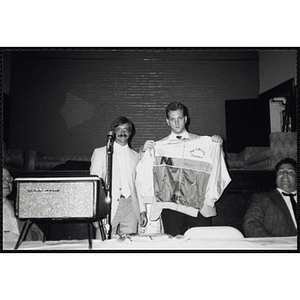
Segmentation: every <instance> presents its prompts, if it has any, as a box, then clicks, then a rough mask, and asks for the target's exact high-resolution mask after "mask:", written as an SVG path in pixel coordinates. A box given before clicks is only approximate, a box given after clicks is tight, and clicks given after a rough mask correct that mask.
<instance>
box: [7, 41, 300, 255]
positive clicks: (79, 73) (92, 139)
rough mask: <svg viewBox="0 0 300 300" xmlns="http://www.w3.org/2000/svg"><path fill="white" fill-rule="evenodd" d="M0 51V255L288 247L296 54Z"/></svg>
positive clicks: (292, 225)
mask: <svg viewBox="0 0 300 300" xmlns="http://www.w3.org/2000/svg"><path fill="white" fill-rule="evenodd" d="M2 53H3V77H4V78H3V79H4V81H3V83H4V84H3V98H4V102H3V104H4V127H3V128H4V134H3V137H4V143H3V147H4V149H3V152H4V168H3V178H4V179H5V180H4V181H3V183H4V184H5V185H3V193H4V195H6V194H7V197H6V199H5V201H4V204H5V205H4V208H5V209H4V213H5V214H4V217H5V218H4V221H5V223H4V228H3V237H4V244H3V249H4V250H28V251H30V250H42V251H43V250H68V251H72V250H87V251H89V250H91V251H92V250H100V251H101V250H105V251H106V250H114V251H118V250H125V251H126V250H127V251H132V250H149V251H151V250H166V251H170V250H187V251H189V250H196V251H197V250H201V251H209V250H227V251H228V250H281V251H288V250H297V222H296V216H297V213H296V201H295V198H296V192H297V173H296V169H297V164H296V161H297V132H296V85H297V76H296V66H297V50H296V49H292V48H290V49H288V48H275V49H269V48H267V49H265V48H264V49H260V48H247V49H245V48H235V49H224V48H214V49H210V48H192V47H189V48H154V47H151V48H134V47H131V48H97V49H96V48H83V49H76V48H74V49H73V48H59V49H48V48H38V49H32V48H23V49H4V50H3V52H2ZM9 192H10V193H9ZM293 195H294V196H293ZM293 209H295V210H293Z"/></svg>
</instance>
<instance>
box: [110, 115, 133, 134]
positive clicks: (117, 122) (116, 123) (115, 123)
mask: <svg viewBox="0 0 300 300" xmlns="http://www.w3.org/2000/svg"><path fill="white" fill-rule="evenodd" d="M123 124H128V127H129V132H130V133H132V129H133V124H132V122H131V121H130V120H129V119H127V118H126V117H118V118H116V119H114V120H113V121H112V123H111V125H110V130H111V131H115V128H116V127H118V126H119V125H123Z"/></svg>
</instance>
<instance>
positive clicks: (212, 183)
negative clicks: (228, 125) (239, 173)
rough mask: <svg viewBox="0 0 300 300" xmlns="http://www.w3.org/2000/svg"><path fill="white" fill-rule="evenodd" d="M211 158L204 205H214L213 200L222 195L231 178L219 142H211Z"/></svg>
mask: <svg viewBox="0 0 300 300" xmlns="http://www.w3.org/2000/svg"><path fill="white" fill-rule="evenodd" d="M211 158H212V166H213V168H212V172H211V175H210V178H209V181H208V183H207V188H206V192H205V201H204V205H208V206H211V207H214V205H215V202H216V201H218V200H219V198H220V197H221V196H222V193H223V192H224V190H225V188H226V187H227V185H228V184H229V183H230V181H231V178H230V176H229V174H228V171H227V167H226V164H225V160H224V154H223V151H222V148H221V145H220V144H219V143H215V142H211Z"/></svg>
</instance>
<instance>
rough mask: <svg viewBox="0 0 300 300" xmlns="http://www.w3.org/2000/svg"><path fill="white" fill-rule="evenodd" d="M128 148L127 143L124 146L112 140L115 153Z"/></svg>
mask: <svg viewBox="0 0 300 300" xmlns="http://www.w3.org/2000/svg"><path fill="white" fill-rule="evenodd" d="M128 149H129V146H128V144H126V145H125V146H122V145H120V144H118V143H117V142H114V152H115V153H120V152H121V151H126V150H128Z"/></svg>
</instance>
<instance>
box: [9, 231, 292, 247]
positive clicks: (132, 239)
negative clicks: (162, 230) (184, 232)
mask: <svg viewBox="0 0 300 300" xmlns="http://www.w3.org/2000/svg"><path fill="white" fill-rule="evenodd" d="M92 242H93V247H92V250H104V251H105V250H125V251H126V250H127V251H130V250H149V251H153V250H167V251H169V250H183V251H188V250H193V251H195V250H227V251H228V250H285V251H289V250H297V237H277V238H241V239H190V238H186V237H183V236H177V237H174V238H173V237H170V236H168V235H164V234H160V235H152V236H140V235H136V236H127V237H125V238H122V239H116V238H113V239H110V240H105V241H101V240H93V241H92ZM14 246H15V243H4V245H3V250H13V249H14ZM18 250H22V251H24V250H29V251H32V250H41V251H46V250H66V251H75V250H89V243H88V240H64V241H46V242H44V243H43V242H41V241H38V242H27V241H25V242H23V243H22V244H21V245H20V247H19V249H18ZM18 250H17V251H18Z"/></svg>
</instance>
